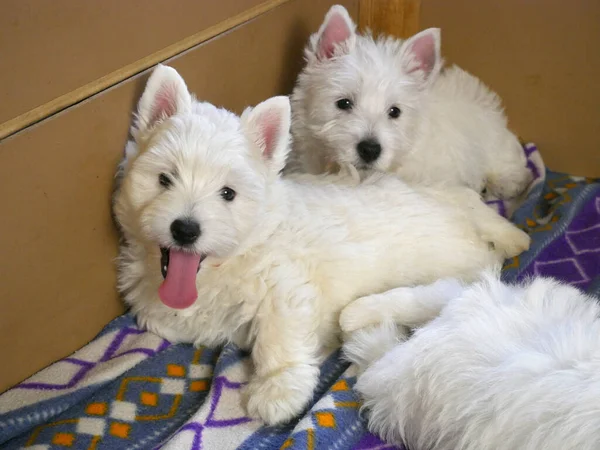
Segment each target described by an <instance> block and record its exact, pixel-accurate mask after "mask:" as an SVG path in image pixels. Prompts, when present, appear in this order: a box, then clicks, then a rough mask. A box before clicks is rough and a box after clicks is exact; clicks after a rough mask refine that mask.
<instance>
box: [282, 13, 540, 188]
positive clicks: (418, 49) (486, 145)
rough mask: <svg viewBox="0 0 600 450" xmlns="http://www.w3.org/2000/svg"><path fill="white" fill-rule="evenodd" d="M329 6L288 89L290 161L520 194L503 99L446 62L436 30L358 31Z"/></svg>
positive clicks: (521, 165)
mask: <svg viewBox="0 0 600 450" xmlns="http://www.w3.org/2000/svg"><path fill="white" fill-rule="evenodd" d="M355 28H356V26H355V25H354V23H353V22H352V20H351V19H350V16H349V15H348V12H347V11H346V9H345V8H344V7H342V6H333V7H332V8H331V9H330V10H329V12H328V13H327V15H326V16H325V21H324V23H323V25H321V28H320V29H319V31H318V32H317V33H315V34H314V35H313V36H311V38H310V42H309V44H308V46H307V48H306V49H305V58H306V67H305V68H304V70H303V71H302V73H301V74H300V76H299V78H298V82H297V86H296V88H295V89H294V93H293V96H292V112H293V120H292V134H293V137H294V154H293V155H292V160H293V164H291V167H290V169H289V170H290V171H294V170H298V169H299V167H298V165H300V166H302V167H303V170H305V171H308V172H310V173H323V172H326V171H334V170H335V168H337V167H338V166H343V165H348V164H351V165H353V166H355V167H356V168H358V169H375V170H379V171H386V172H396V173H398V174H400V175H401V176H402V178H403V179H404V180H406V181H410V182H425V183H437V182H446V183H447V184H448V183H449V184H452V185H462V186H468V187H470V188H471V189H474V190H475V191H477V192H482V191H483V190H484V189H485V190H487V194H488V195H489V196H490V197H495V198H511V197H515V196H517V195H518V194H520V193H521V192H522V191H523V190H524V189H525V188H526V186H527V185H528V184H529V183H530V181H531V179H532V177H531V173H530V171H529V170H528V169H527V168H526V159H525V155H524V152H523V149H522V147H521V145H520V143H519V141H518V139H517V137H516V136H515V135H514V134H513V133H511V132H510V131H509V130H508V129H507V120H506V117H505V115H504V112H503V110H502V106H501V101H500V98H499V97H498V96H497V95H496V94H495V93H493V92H492V91H490V90H489V89H488V88H487V87H486V86H485V85H484V84H483V83H482V82H481V81H479V80H478V79H477V78H475V77H473V76H472V75H470V74H468V73H467V72H465V71H464V70H462V69H460V68H458V67H455V66H454V67H451V68H449V69H447V70H445V71H442V65H443V61H442V58H441V56H440V31H439V29H434V28H431V29H428V30H425V31H423V32H421V33H419V34H417V35H415V36H413V37H412V38H410V39H407V40H406V41H401V40H398V39H393V38H391V37H387V38H379V39H377V40H375V39H374V38H372V37H371V36H370V35H365V36H362V35H359V34H357V33H356V31H355Z"/></svg>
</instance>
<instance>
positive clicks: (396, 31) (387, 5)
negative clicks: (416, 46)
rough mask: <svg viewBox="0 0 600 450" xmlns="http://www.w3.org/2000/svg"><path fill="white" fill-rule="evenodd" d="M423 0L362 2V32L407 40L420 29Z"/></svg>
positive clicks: (372, 0)
mask: <svg viewBox="0 0 600 450" xmlns="http://www.w3.org/2000/svg"><path fill="white" fill-rule="evenodd" d="M420 11H421V0H360V4H359V15H358V17H359V20H358V25H359V28H360V30H362V31H364V30H366V29H367V28H369V29H371V30H372V31H373V32H375V33H377V34H378V33H382V34H387V35H390V36H396V37H399V38H403V39H405V38H407V37H410V36H412V35H413V34H415V33H417V32H418V31H419V29H420V27H419V19H420Z"/></svg>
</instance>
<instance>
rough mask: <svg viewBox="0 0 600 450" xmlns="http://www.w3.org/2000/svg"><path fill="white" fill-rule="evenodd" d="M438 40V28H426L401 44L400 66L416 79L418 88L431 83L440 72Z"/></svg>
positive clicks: (440, 57)
mask: <svg viewBox="0 0 600 450" xmlns="http://www.w3.org/2000/svg"><path fill="white" fill-rule="evenodd" d="M440 40H441V37H440V29H439V28H428V29H427V30H425V31H421V32H420V33H417V34H415V35H414V36H413V37H411V38H409V39H407V40H406V41H404V43H403V44H402V49H401V55H400V58H401V61H402V68H403V70H404V72H405V73H407V74H409V75H411V76H412V77H414V78H415V79H416V81H417V83H418V84H419V87H420V88H424V87H426V86H428V85H430V84H431V83H433V82H434V81H435V79H436V78H437V76H438V75H439V73H440V70H441V68H442V64H443V61H442V56H441V53H440Z"/></svg>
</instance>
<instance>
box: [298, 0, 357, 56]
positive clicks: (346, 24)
mask: <svg viewBox="0 0 600 450" xmlns="http://www.w3.org/2000/svg"><path fill="white" fill-rule="evenodd" d="M355 42H356V25H355V24H354V22H353V21H352V19H351V18H350V15H349V14H348V11H347V10H346V8H344V7H343V6H341V5H334V6H332V7H331V8H330V9H329V11H328V12H327V14H326V15H325V20H324V21H323V24H322V25H321V28H319V31H317V32H316V33H315V34H313V35H312V36H311V38H310V44H309V48H308V50H307V51H308V53H310V54H311V55H312V56H314V57H316V59H317V60H320V61H322V60H326V59H330V58H332V57H333V56H336V55H341V54H346V53H348V52H350V51H351V50H352V48H353V47H354V44H355Z"/></svg>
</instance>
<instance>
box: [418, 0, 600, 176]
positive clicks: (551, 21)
mask: <svg viewBox="0 0 600 450" xmlns="http://www.w3.org/2000/svg"><path fill="white" fill-rule="evenodd" d="M420 14H421V28H427V27H433V26H436V27H441V28H442V52H443V54H444V55H445V57H446V59H447V60H448V61H449V62H453V63H457V64H459V65H461V66H462V67H463V68H465V69H467V70H469V71H470V72H472V73H473V74H475V75H477V76H479V77H480V78H481V79H482V80H483V81H485V82H486V83H487V84H489V85H490V86H491V87H492V88H493V89H494V90H496V91H497V92H498V93H499V94H500V95H501V96H502V98H503V100H504V103H505V106H506V109H507V113H508V116H509V119H510V125H511V127H512V128H513V129H514V130H515V131H516V132H518V133H519V135H520V136H521V137H522V138H523V139H526V140H528V141H533V142H535V143H537V144H538V145H539V147H540V150H541V152H542V155H543V156H544V158H545V160H546V163H547V165H548V166H549V167H550V168H551V169H553V170H558V171H563V172H569V173H572V174H576V175H588V176H600V133H599V130H598V128H599V125H600V85H599V84H598V80H599V79H600V50H599V47H600V25H599V24H600V2H598V1H597V0H573V1H564V0H533V1H522V0H503V1H481V0H452V1H448V0H422V2H421V9H420Z"/></svg>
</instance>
